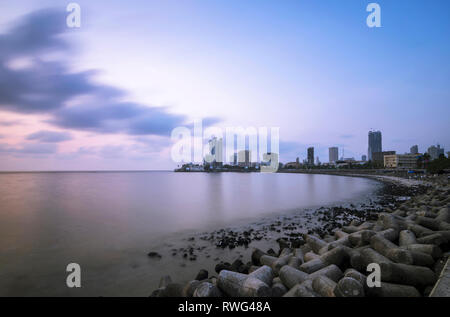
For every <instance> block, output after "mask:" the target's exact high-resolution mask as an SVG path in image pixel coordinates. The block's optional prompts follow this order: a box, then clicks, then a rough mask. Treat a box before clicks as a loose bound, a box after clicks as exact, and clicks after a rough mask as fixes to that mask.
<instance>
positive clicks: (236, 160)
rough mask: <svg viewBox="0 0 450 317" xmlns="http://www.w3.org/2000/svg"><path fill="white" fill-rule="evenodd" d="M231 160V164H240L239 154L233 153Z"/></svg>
mask: <svg viewBox="0 0 450 317" xmlns="http://www.w3.org/2000/svg"><path fill="white" fill-rule="evenodd" d="M230 162H231V165H233V166H237V165H238V154H237V153H233V154H232V155H231V157H230Z"/></svg>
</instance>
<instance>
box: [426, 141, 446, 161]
mask: <svg viewBox="0 0 450 317" xmlns="http://www.w3.org/2000/svg"><path fill="white" fill-rule="evenodd" d="M427 152H428V154H429V155H430V159H431V160H435V159H437V158H439V156H440V155H441V154H444V148H441V146H440V145H439V144H438V145H437V146H434V145H432V146H430V147H429V148H428V151H427Z"/></svg>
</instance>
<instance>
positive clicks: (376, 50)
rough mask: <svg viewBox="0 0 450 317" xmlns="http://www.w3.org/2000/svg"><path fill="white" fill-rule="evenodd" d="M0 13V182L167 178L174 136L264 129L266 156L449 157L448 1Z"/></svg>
mask: <svg viewBox="0 0 450 317" xmlns="http://www.w3.org/2000/svg"><path fill="white" fill-rule="evenodd" d="M370 2H371V1H365V0H349V1H339V0H316V1H304V0H296V1H288V0H286V1H282V2H280V1H268V0H248V1H239V0H228V1H218V0H183V1H180V0H178V1H175V0H165V1H161V0H159V1H153V0H150V1H149V0H146V1H138V0H131V1H120V0H108V1H104V0H97V1H77V3H78V4H79V5H80V8H81V27H80V28H69V27H67V25H66V17H67V15H68V14H69V13H68V12H66V6H67V4H69V1H67V2H66V1H60V0H51V1H49V0H39V1H34V0H33V1H32V0H18V1H4V0H1V1H0V6H1V8H2V10H0V171H11V170H147V169H172V168H174V167H176V165H177V163H176V162H174V161H173V160H172V159H171V149H172V146H173V143H174V141H173V140H171V138H170V137H171V133H172V131H173V129H174V128H177V127H180V126H185V127H192V124H193V122H194V120H203V123H204V125H205V126H217V127H220V128H226V127H236V126H240V127H244V128H247V127H255V128H260V127H268V128H270V127H278V128H279V134H280V160H281V161H283V162H287V161H293V160H295V158H296V157H300V160H303V159H305V158H306V148H307V147H309V146H314V148H315V155H316V156H318V157H319V159H320V160H321V161H322V162H327V161H328V147H331V146H338V147H339V156H342V155H343V151H345V154H344V155H345V157H355V158H356V159H360V158H361V155H364V154H367V147H368V144H367V142H368V141H367V139H368V137H367V133H368V131H369V130H372V129H374V130H380V131H381V132H382V134H383V150H396V151H397V153H404V152H408V151H409V148H410V147H411V146H412V145H414V144H417V145H418V146H419V151H420V152H424V151H426V149H427V148H428V147H429V146H430V145H433V144H437V143H439V144H440V145H441V146H443V147H444V148H445V149H446V151H448V150H450V133H449V132H450V125H449V123H450V122H449V121H450V120H449V118H450V107H449V106H450V105H449V100H450V98H449V97H450V89H448V88H449V87H450V63H449V57H450V41H449V40H448V38H449V34H450V2H449V1H447V0H442V1H439V0H433V1H425V0H396V1H392V0H384V1H381V0H379V1H377V3H378V4H379V5H380V8H381V27H380V28H369V27H368V26H367V24H366V18H367V16H368V15H369V12H366V7H367V5H368V4H369V3H370Z"/></svg>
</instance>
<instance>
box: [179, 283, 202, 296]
mask: <svg viewBox="0 0 450 317" xmlns="http://www.w3.org/2000/svg"><path fill="white" fill-rule="evenodd" d="M201 283H202V282H200V281H197V280H193V281H189V282H187V284H186V285H185V286H184V288H183V296H184V297H193V296H194V292H195V290H196V288H197V287H198V286H199V285H200V284H201Z"/></svg>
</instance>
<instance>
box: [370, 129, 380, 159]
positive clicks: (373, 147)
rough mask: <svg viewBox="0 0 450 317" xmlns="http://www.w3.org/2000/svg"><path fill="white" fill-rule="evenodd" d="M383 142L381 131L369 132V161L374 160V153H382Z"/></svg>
mask: <svg viewBox="0 0 450 317" xmlns="http://www.w3.org/2000/svg"><path fill="white" fill-rule="evenodd" d="M381 144H382V140H381V132H380V131H369V149H368V151H367V155H368V157H369V161H371V160H372V159H373V153H375V152H382V151H383V150H382V145H381Z"/></svg>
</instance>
